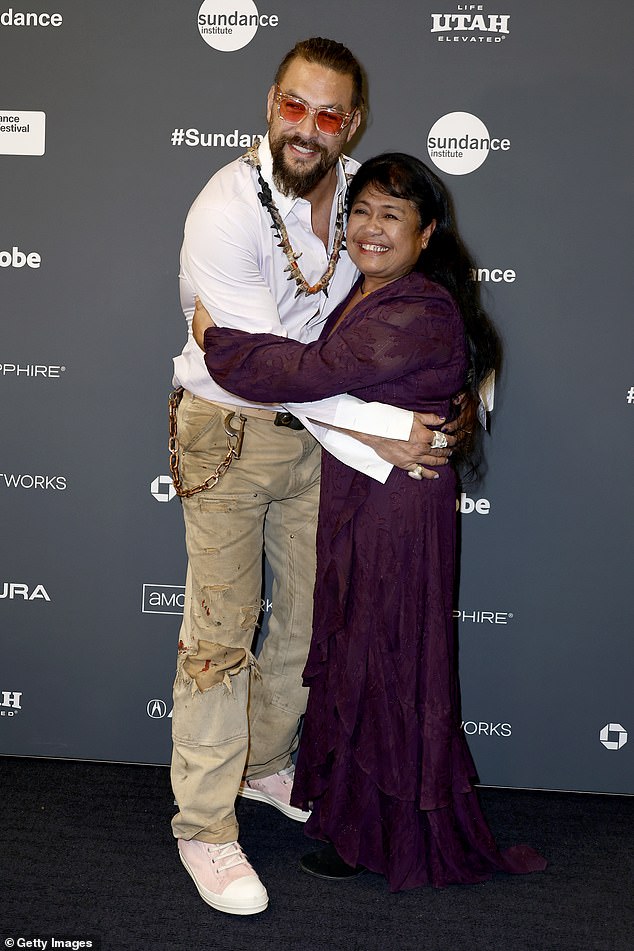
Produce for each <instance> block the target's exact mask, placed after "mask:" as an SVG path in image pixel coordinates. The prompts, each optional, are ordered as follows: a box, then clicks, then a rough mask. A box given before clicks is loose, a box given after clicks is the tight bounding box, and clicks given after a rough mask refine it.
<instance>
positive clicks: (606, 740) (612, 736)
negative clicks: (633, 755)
mask: <svg viewBox="0 0 634 951" xmlns="http://www.w3.org/2000/svg"><path fill="white" fill-rule="evenodd" d="M599 739H600V740H601V742H602V743H603V745H604V746H605V748H606V750H620V749H622V748H623V747H624V746H625V744H626V743H627V730H626V729H625V727H622V726H621V724H620V723H606V725H605V726H604V727H603V729H602V730H601V732H600V733H599Z"/></svg>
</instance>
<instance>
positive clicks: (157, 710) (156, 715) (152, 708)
mask: <svg viewBox="0 0 634 951" xmlns="http://www.w3.org/2000/svg"><path fill="white" fill-rule="evenodd" d="M166 713H167V706H166V705H165V701H164V700H150V701H149V702H148V705H147V715H148V716H149V717H152V719H153V720H162V719H163V717H164V716H165V714H166Z"/></svg>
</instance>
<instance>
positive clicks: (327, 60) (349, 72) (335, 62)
mask: <svg viewBox="0 0 634 951" xmlns="http://www.w3.org/2000/svg"><path fill="white" fill-rule="evenodd" d="M300 57H301V59H305V60H306V62H307V63H316V64H317V66H325V67H326V68H327V69H333V70H334V71H335V72H336V73H342V74H343V75H344V76H350V78H351V79H352V108H353V109H358V110H359V111H360V112H361V114H362V115H363V113H364V111H365V100H364V98H363V73H362V71H361V66H360V65H359V62H358V60H357V59H356V58H355V57H354V56H353V55H352V53H351V52H350V50H349V49H348V47H347V46H344V45H343V43H337V42H336V41H335V40H327V39H324V37H322V36H312V37H311V38H310V39H308V40H300V41H299V42H298V43H296V44H295V46H294V47H293V49H292V50H290V51H289V52H288V53H287V54H286V56H285V57H284V59H283V60H282V62H281V63H280V65H279V66H278V68H277V72H276V74H275V82H276V83H277V85H278V86H281V85H282V80H283V78H284V74H285V73H286V70H287V69H288V67H289V66H290V65H291V63H292V62H293V60H295V59H298V58H300Z"/></svg>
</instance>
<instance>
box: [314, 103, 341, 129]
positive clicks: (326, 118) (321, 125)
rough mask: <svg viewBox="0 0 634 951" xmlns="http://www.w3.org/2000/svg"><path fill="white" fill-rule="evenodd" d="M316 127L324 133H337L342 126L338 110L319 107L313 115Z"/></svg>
mask: <svg viewBox="0 0 634 951" xmlns="http://www.w3.org/2000/svg"><path fill="white" fill-rule="evenodd" d="M315 121H316V124H317V128H318V129H319V131H320V132H323V133H324V135H339V133H340V132H341V130H342V128H343V123H344V119H343V116H340V115H339V113H338V112H329V111H328V110H327V109H320V110H319V112H318V113H317V115H316V116H315Z"/></svg>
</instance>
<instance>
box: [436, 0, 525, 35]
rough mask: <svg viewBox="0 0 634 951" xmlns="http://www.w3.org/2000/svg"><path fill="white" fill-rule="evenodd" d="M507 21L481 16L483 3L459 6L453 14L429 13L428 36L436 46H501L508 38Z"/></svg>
mask: <svg viewBox="0 0 634 951" xmlns="http://www.w3.org/2000/svg"><path fill="white" fill-rule="evenodd" d="M510 19H511V17H510V16H509V15H508V14H499V13H489V14H487V13H485V12H484V4H483V3H459V4H458V5H457V7H456V12H455V13H432V15H431V33H433V34H435V36H436V39H437V40H438V42H439V43H501V42H502V40H505V39H506V37H507V36H508V35H509V20H510Z"/></svg>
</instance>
